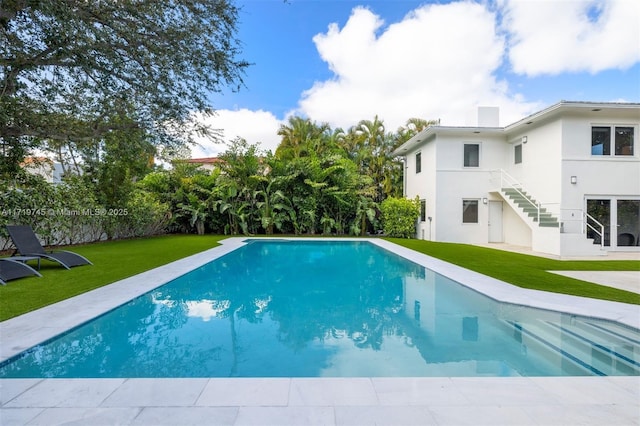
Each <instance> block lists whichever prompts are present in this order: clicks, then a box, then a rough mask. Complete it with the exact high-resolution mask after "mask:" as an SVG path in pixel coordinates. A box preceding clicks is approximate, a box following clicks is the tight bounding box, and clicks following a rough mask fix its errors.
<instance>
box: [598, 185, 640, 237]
mask: <svg viewBox="0 0 640 426" xmlns="http://www.w3.org/2000/svg"><path fill="white" fill-rule="evenodd" d="M587 214H589V216H591V217H593V218H594V219H595V220H597V221H598V222H599V223H600V224H601V225H602V226H603V227H604V234H603V235H602V236H601V235H600V234H599V232H596V231H595V230H593V229H591V228H589V227H588V228H587V238H592V239H593V240H594V243H595V244H600V242H601V241H602V239H603V238H604V246H605V247H612V248H618V247H620V248H621V249H630V248H631V247H636V248H640V199H631V198H628V197H597V198H595V197H594V198H587ZM596 229H598V227H597V226H596ZM598 231H599V229H598Z"/></svg>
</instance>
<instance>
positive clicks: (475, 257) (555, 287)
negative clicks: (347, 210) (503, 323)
mask: <svg viewBox="0 0 640 426" xmlns="http://www.w3.org/2000/svg"><path fill="white" fill-rule="evenodd" d="M387 240H389V241H391V242H394V243H396V244H399V245H402V246H404V247H407V248H410V249H412V250H416V251H418V252H420V253H424V254H427V255H429V256H433V257H437V258H438V259H442V260H444V261H447V262H450V263H453V264H456V265H459V266H462V267H465V268H467V269H471V270H473V271H476V272H480V273H481V274H484V275H488V276H491V277H494V278H497V279H499V280H502V281H506V282H508V283H511V284H514V285H517V286H518V287H523V288H530V289H535V290H544V291H552V292H555V293H564V294H573V295H576V296H585V297H591V298H594V299H604V300H613V301H616V302H624V303H633V304H636V305H638V304H640V294H636V293H632V292H629V291H624V290H618V289H615V288H611V287H606V286H601V285H597V284H593V283H589V282H585V281H581V280H576V279H573V278H568V277H563V276H561V275H557V274H552V273H549V272H547V271H640V261H636V260H597V261H591V260H589V261H586V260H571V261H568V260H554V259H547V258H543V257H538V256H528V255H524V254H519V253H511V252H506V251H501V250H495V249H490V248H485V247H476V246H471V245H466V244H453V243H434V242H430V241H424V240H406V239H398V238H387Z"/></svg>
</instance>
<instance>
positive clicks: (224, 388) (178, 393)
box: [0, 237, 640, 425]
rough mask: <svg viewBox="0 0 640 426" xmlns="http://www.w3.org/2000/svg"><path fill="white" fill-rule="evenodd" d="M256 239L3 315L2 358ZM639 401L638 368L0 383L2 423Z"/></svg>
mask: <svg viewBox="0 0 640 426" xmlns="http://www.w3.org/2000/svg"><path fill="white" fill-rule="evenodd" d="M248 239H250V238H245V237H232V238H227V239H225V240H222V241H221V245H220V246H217V247H214V248H212V249H209V250H206V251H204V252H201V253H198V254H195V255H193V256H189V257H187V258H184V259H180V260H178V261H175V262H172V263H170V264H168V265H164V266H162V267H159V268H156V269H154V270H151V271H147V272H144V273H141V274H138V275H136V276H133V277H130V278H127V279H124V280H121V281H118V282H116V283H114V284H111V285H108V286H105V287H102V288H99V289H96V290H93V291H90V292H88V293H84V294H82V295H79V296H76V297H73V298H71V299H68V300H65V301H62V302H59V303H56V304H54V305H51V306H48V307H45V308H42V309H39V310H37V311H33V312H30V313H27V314H24V315H21V316H19V317H16V318H12V319H10V320H7V321H4V322H2V323H0V336H1V337H2V345H0V360H6V359H8V358H10V357H11V356H14V355H16V354H18V353H19V352H22V351H23V350H25V349H28V348H30V347H32V346H34V345H36V344H39V343H41V342H43V341H45V340H47V339H49V338H52V337H54V336H56V335H58V334H60V333H61V332H64V331H66V330H68V329H70V328H73V327H76V326H78V325H80V324H82V323H84V322H86V321H88V320H90V319H92V318H94V317H96V316H98V315H101V314H103V313H105V312H108V311H109V310H111V309H113V308H115V307H117V306H119V305H121V304H123V303H126V302H127V301H129V300H131V299H133V298H135V297H137V296H139V295H141V294H144V293H146V292H148V291H151V290H153V289H154V288H156V287H159V286H161V285H163V284H166V283H167V282H169V281H171V280H172V279H174V278H177V277H178V276H180V275H183V274H185V273H187V272H189V271H190V270H192V269H193V268H195V267H198V266H200V265H202V264H205V263H207V262H209V261H211V260H213V259H216V258H218V257H221V256H223V255H225V254H228V253H230V252H231V251H233V250H235V249H237V248H238V247H241V246H242V245H244V244H245V242H244V241H246V240H248ZM279 239H282V238H279ZM296 239H297V240H300V238H296ZM304 239H309V240H315V239H314V238H304ZM329 240H331V239H327V238H323V239H322V241H329ZM335 240H337V241H349V240H353V241H363V240H366V241H370V242H372V243H374V244H376V245H378V246H379V247H382V248H384V249H387V250H390V251H392V252H394V253H397V254H400V255H401V256H403V257H406V258H407V259H409V260H412V261H413V262H416V263H418V264H420V265H422V266H425V267H427V268H429V269H431V270H433V271H434V272H437V273H439V274H442V275H445V276H447V277H449V278H451V279H453V280H455V281H457V282H460V283H462V284H464V285H467V286H469V287H471V288H473V289H474V290H476V291H479V292H481V293H483V294H486V295H487V296H489V297H491V298H493V299H496V300H499V301H502V302H506V303H515V304H519V305H525V306H533V307H538V308H542V309H551V310H560V311H564V312H570V313H575V314H576V315H587V316H591V317H597V318H602V319H607V320H612V321H617V322H621V323H624V324H627V325H629V326H631V327H635V328H640V326H639V324H640V318H639V317H640V315H638V314H639V311H638V307H637V306H636V305H628V304H623V303H617V302H607V301H602V300H595V299H588V298H583V297H576V296H567V295H561V294H555V293H547V292H541V291H536V290H527V289H521V288H519V287H515V286H513V285H511V284H508V283H505V282H502V281H499V280H496V279H493V278H490V277H487V276H484V275H481V274H478V273H475V272H473V271H469V270H467V269H464V268H461V267H458V266H455V265H452V264H449V263H446V262H443V261H441V260H439V259H435V258H432V257H430V256H427V255H424V254H421V253H418V252H415V251H413V250H410V249H406V248H404V247H401V246H399V245H397V244H394V243H391V242H389V241H386V240H382V239H376V238H369V239H362V238H357V239H347V238H340V239H335ZM639 399H640V377H637V376H632V377H559V378H553V377H531V378H526V377H508V378H496V377H487V378H483V377H453V378H452V377H442V378H415V377H414V378H411V377H408V378H285V379H251V378H249V379H236V378H233V379H2V380H0V402H1V404H2V409H1V410H0V413H1V415H2V419H3V424H5V420H6V424H11V422H12V421H13V422H15V424H25V423H27V422H30V421H34V422H36V423H38V422H41V423H44V424H52V423H56V422H58V421H60V422H62V421H85V422H86V421H88V420H89V419H92V420H96V422H97V423H99V422H100V420H101V421H102V423H124V424H162V423H164V424H172V423H176V419H187V418H189V419H192V420H193V422H194V423H196V424H209V423H210V422H213V421H212V419H213V418H215V419H216V423H218V424H233V425H239V424H269V423H271V424H377V423H379V422H382V423H385V422H386V423H387V424H463V423H466V424H481V423H494V424H495V423H501V422H502V423H518V424H540V422H542V423H549V424H551V423H555V422H556V421H557V422H558V423H563V424H573V423H584V424H589V423H590V422H592V423H593V424H598V423H600V424H601V423H603V422H604V421H605V420H606V421H609V422H613V423H616V424H637V423H638V419H639V418H640V415H639V413H638V410H637V401H638V400H639ZM478 416H483V417H480V418H479V417H478ZM482 418H483V419H484V421H479V419H482Z"/></svg>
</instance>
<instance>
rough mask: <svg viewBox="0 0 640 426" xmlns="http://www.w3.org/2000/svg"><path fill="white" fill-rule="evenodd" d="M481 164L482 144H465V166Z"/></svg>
mask: <svg viewBox="0 0 640 426" xmlns="http://www.w3.org/2000/svg"><path fill="white" fill-rule="evenodd" d="M479 166H480V145H479V144H477V143H465V144H464V167H479Z"/></svg>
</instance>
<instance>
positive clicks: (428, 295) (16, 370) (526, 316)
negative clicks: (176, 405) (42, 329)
mask: <svg viewBox="0 0 640 426" xmlns="http://www.w3.org/2000/svg"><path fill="white" fill-rule="evenodd" d="M567 375H572V376H575V375H640V333H639V332H638V330H634V329H631V328H629V327H626V326H622V325H620V324H616V323H611V322H606V321H598V320H595V319H591V318H584V317H576V316H574V315H568V314H562V313H557V312H550V311H542V310H535V309H531V308H526V307H522V306H516V305H508V304H501V303H497V302H495V301H493V300H491V299H489V298H487V297H486V296H483V295H481V294H479V293H477V292H475V291H472V290H470V289H468V288H466V287H464V286H462V285H460V284H458V283H456V282H454V281H452V280H450V279H448V278H446V277H443V276H441V275H438V274H436V273H434V272H433V271H430V270H428V269H426V268H424V267H422V266H419V265H417V264H415V263H413V262H410V261H408V260H406V259H404V258H402V257H400V256H398V255H395V254H393V253H390V252H388V251H386V250H384V249H382V248H380V247H378V246H376V245H374V244H371V243H368V242H353V241H344V242H335V241H330V242H328V241H284V240H283V241H278V240H251V241H250V242H249V243H248V244H247V245H246V246H244V247H242V248H240V249H237V250H235V251H233V252H231V253H229V254H227V255H225V256H223V257H221V258H219V259H217V260H214V261H212V262H210V263H208V264H206V265H204V266H202V267H199V268H197V269H195V270H193V271H191V272H190V273H188V274H186V275H183V276H182V277H180V278H178V279H175V280H173V281H171V282H170V283H168V284H166V285H164V286H162V287H159V288H157V289H156V290H154V291H152V292H150V293H148V294H145V295H143V296H141V297H139V298H136V299H134V300H132V301H131V302H129V303H127V304H125V305H122V306H120V307H119V308H117V309H115V310H113V311H111V312H108V313H106V314H104V315H102V316H100V317H98V318H97V319H95V320H93V321H90V322H88V323H86V324H84V325H82V326H80V327H78V328H76V329H73V330H71V331H69V332H67V333H65V334H64V335H61V336H59V337H57V338H54V339H52V340H51V341H49V342H46V343H44V344H42V345H39V346H36V347H34V348H32V349H30V350H28V351H26V352H24V353H22V354H20V355H18V356H16V357H14V358H13V359H10V360H8V361H6V362H4V363H2V364H1V365H0V377H3V378H9V377H60V378H63V377H66V378H86V377H91V378H106V377H113V378H115V377H121V378H125V377H355V376H365V377H376V376H395V377H401V376H567Z"/></svg>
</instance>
